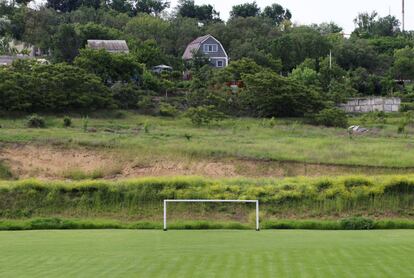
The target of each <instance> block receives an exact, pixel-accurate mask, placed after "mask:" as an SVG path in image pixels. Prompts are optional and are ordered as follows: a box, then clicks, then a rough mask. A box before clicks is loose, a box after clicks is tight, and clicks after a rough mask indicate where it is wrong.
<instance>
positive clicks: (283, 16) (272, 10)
mask: <svg viewBox="0 0 414 278" xmlns="http://www.w3.org/2000/svg"><path fill="white" fill-rule="evenodd" d="M262 15H263V16H264V17H268V18H270V19H272V21H273V22H274V23H275V24H280V23H282V22H283V21H285V20H290V19H291V18H292V14H291V13H290V11H289V10H288V9H285V8H283V7H282V6H281V5H279V4H272V5H271V6H267V7H266V8H265V9H264V10H263V13H262Z"/></svg>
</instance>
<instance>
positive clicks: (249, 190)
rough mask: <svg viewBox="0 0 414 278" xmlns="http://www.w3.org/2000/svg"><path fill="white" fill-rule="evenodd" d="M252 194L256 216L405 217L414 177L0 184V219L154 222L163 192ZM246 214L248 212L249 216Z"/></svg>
mask: <svg viewBox="0 0 414 278" xmlns="http://www.w3.org/2000/svg"><path fill="white" fill-rule="evenodd" d="M183 198H184V199H188V198H190V199H191V198H194V199H258V200H260V202H261V213H262V220H263V221H269V220H273V219H282V220H283V219H296V220H297V219H312V218H315V219H340V218H343V217H350V216H366V217H372V218H375V219H388V218H394V219H399V218H407V219H409V218H411V217H412V216H413V214H414V211H413V204H414V177H413V176H378V177H372V178H363V177H358V176H355V177H339V178H315V179H311V178H290V179H282V180H273V179H257V180H255V179H221V180H211V179H203V178H195V177H193V178H191V177H190V178H179V177H178V178H145V179H138V180H120V181H116V182H109V181H102V180H100V181H82V182H43V181H35V180H25V181H3V182H1V183H0V218H3V219H26V218H33V217H64V218H65V217H66V218H90V219H110V220H111V219H112V220H119V221H126V222H128V221H147V222H153V223H160V222H161V220H162V204H163V200H164V199H183ZM253 212H254V208H253V207H249V206H248V205H226V204H211V205H210V204H202V205H200V204H195V205H191V204H190V205H187V204H176V205H171V208H170V211H169V213H170V214H171V215H170V217H171V219H174V220H197V219H198V220H203V219H204V220H211V219H212V218H211V217H213V216H214V217H213V218H214V219H215V220H223V221H231V220H233V221H241V222H244V223H248V222H249V221H251V220H253V219H254V218H250V216H253V215H252V213H253ZM249 215H250V216H249Z"/></svg>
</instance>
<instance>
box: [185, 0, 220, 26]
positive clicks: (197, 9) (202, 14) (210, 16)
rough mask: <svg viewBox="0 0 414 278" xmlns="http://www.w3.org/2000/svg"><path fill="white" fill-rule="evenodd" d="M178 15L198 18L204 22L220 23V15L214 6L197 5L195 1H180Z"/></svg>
mask: <svg viewBox="0 0 414 278" xmlns="http://www.w3.org/2000/svg"><path fill="white" fill-rule="evenodd" d="M177 14H178V15H180V16H182V17H189V18H196V19H198V20H199V21H202V22H211V21H220V13H218V12H217V11H216V10H214V8H213V6H212V5H200V6H199V5H196V4H195V3H194V0H180V1H179V4H178V7H177Z"/></svg>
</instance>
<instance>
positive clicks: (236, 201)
mask: <svg viewBox="0 0 414 278" xmlns="http://www.w3.org/2000/svg"><path fill="white" fill-rule="evenodd" d="M168 203H254V204H256V231H260V222H259V200H195V199H182V200H176V199H174V200H172V199H171V200H169V199H167V200H164V231H167V204H168Z"/></svg>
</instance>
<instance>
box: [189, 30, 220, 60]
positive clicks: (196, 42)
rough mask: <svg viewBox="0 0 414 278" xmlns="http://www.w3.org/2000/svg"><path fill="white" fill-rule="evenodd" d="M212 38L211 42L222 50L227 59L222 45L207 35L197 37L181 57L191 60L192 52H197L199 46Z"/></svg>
mask: <svg viewBox="0 0 414 278" xmlns="http://www.w3.org/2000/svg"><path fill="white" fill-rule="evenodd" d="M210 38H212V39H213V40H215V41H216V42H217V43H218V44H219V45H220V47H221V48H222V49H223V51H224V54H225V55H226V57H228V55H227V53H226V50H225V49H224V47H223V45H222V44H221V42H220V41H219V40H218V39H216V38H215V37H213V36H212V35H210V34H208V35H205V36H202V37H198V38H196V39H195V40H193V41H192V42H190V43H189V44H188V46H187V48H186V49H185V51H184V55H183V59H184V60H191V59H192V58H193V54H194V52H197V51H198V50H199V49H200V47H201V45H202V44H203V43H204V42H205V41H206V40H208V39H210Z"/></svg>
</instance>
